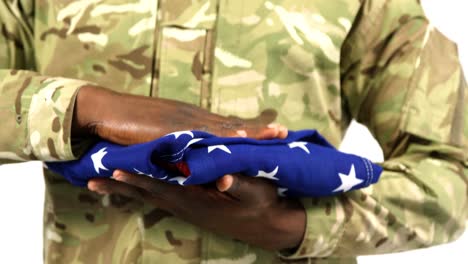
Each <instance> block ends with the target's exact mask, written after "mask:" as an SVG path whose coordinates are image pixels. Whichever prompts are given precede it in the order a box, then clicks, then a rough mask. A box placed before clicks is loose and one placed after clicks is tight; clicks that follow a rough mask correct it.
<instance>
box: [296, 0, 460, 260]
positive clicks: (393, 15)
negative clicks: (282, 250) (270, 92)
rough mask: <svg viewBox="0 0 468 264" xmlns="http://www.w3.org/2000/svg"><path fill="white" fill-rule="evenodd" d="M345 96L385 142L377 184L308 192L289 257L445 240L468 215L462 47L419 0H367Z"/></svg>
mask: <svg viewBox="0 0 468 264" xmlns="http://www.w3.org/2000/svg"><path fill="white" fill-rule="evenodd" d="M341 68H342V69H341V70H342V96H343V100H344V101H345V107H347V111H348V113H349V114H350V116H351V117H353V118H356V119H357V120H358V121H359V122H361V123H363V124H365V125H366V126H367V127H368V128H369V129H370V131H371V132H372V133H373V135H374V136H375V137H376V139H377V140H378V142H379V143H380V145H381V147H382V149H383V151H384V156H385V162H383V164H382V166H383V167H384V169H385V170H384V173H383V174H382V176H381V179H380V181H379V183H378V184H376V185H373V186H371V187H369V188H366V189H363V190H358V191H354V192H350V193H347V194H345V195H341V196H338V197H329V198H324V199H304V200H303V204H304V206H305V207H306V209H307V219H308V221H307V228H306V235H305V238H304V240H303V242H302V244H301V245H300V246H299V248H298V250H297V251H296V252H294V253H293V254H292V255H289V256H288V257H289V258H302V257H328V256H331V257H348V256H359V255H368V254H382V253H389V252H399V251H405V250H411V249H417V248H423V247H428V246H431V245H437V244H441V243H447V242H449V241H452V240H454V239H456V238H457V237H459V236H460V235H461V234H463V231H464V228H465V223H466V220H467V216H468V176H467V173H468V159H467V153H468V151H467V150H468V149H467V143H468V142H467V140H468V122H467V120H468V91H467V89H468V88H467V84H466V82H465V80H464V77H463V73H462V69H461V66H460V63H459V60H458V55H457V48H456V45H455V44H454V43H452V42H451V41H449V40H448V39H447V38H445V37H444V36H443V35H442V34H441V33H440V32H439V31H437V29H435V28H434V27H433V26H432V25H431V24H430V23H429V22H428V20H427V19H426V17H425V16H424V14H423V11H422V9H421V7H420V5H419V1H416V0H394V1H363V6H362V8H361V10H360V13H359V16H358V18H357V19H356V21H355V23H354V25H353V29H352V31H351V33H350V35H349V36H348V38H347V40H346V43H345V45H344V46H343V48H342V61H341Z"/></svg>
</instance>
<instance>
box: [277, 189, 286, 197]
mask: <svg viewBox="0 0 468 264" xmlns="http://www.w3.org/2000/svg"><path fill="white" fill-rule="evenodd" d="M287 191H288V188H278V195H279V196H281V197H285V196H286V192H287Z"/></svg>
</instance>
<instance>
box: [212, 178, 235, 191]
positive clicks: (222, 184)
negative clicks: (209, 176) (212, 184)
mask: <svg viewBox="0 0 468 264" xmlns="http://www.w3.org/2000/svg"><path fill="white" fill-rule="evenodd" d="M233 181H234V179H233V177H232V175H225V176H223V177H221V178H219V179H218V180H217V181H216V188H217V189H218V191H220V192H225V191H227V190H228V189H229V188H231V186H232V183H233Z"/></svg>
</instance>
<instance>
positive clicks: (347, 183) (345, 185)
mask: <svg viewBox="0 0 468 264" xmlns="http://www.w3.org/2000/svg"><path fill="white" fill-rule="evenodd" d="M338 175H339V176H340V179H341V185H340V187H338V188H336V189H335V190H333V192H339V191H343V192H347V191H349V190H351V189H352V188H353V187H355V186H357V185H359V184H361V183H362V182H363V180H361V179H358V178H356V171H355V170H354V164H351V170H350V171H349V173H348V174H347V175H346V174H342V173H338Z"/></svg>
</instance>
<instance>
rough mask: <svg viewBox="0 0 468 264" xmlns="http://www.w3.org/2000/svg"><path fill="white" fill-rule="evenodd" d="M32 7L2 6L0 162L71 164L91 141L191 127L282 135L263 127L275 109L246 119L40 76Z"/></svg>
mask: <svg viewBox="0 0 468 264" xmlns="http://www.w3.org/2000/svg"><path fill="white" fill-rule="evenodd" d="M32 3H33V2H31V1H27V0H24V1H23V0H20V1H13V0H7V1H1V2H0V27H1V32H0V121H1V125H2V126H1V127H2V130H1V131H0V163H5V162H13V161H25V160H43V161H53V160H71V159H75V158H76V157H77V156H78V155H79V154H80V153H81V152H82V151H83V150H85V149H86V147H87V146H88V145H89V143H91V142H92V140H91V139H92V138H93V137H95V136H99V137H101V138H103V139H107V140H109V141H112V142H115V143H119V144H135V143H141V142H146V141H149V140H152V139H155V138H158V137H160V136H163V135H164V134H166V133H170V132H173V131H177V130H192V129H198V130H202V129H203V130H207V131H209V132H211V133H214V134H217V135H220V136H233V135H245V134H247V135H248V136H250V137H255V138H272V137H285V136H286V134H287V130H286V129H285V128H284V127H281V126H273V127H267V125H268V124H269V123H271V122H272V121H273V120H274V119H275V117H276V112H274V111H265V112H263V113H262V114H261V115H260V116H259V117H258V118H253V119H249V120H244V119H240V118H236V117H224V116H220V115H216V114H213V113H209V112H208V111H206V110H203V109H201V108H199V107H196V106H193V105H189V104H185V103H182V102H177V101H172V100H164V99H158V98H149V97H143V96H132V95H128V94H120V93H116V92H113V91H111V90H109V89H105V88H102V87H98V86H96V85H93V84H90V83H88V82H86V81H82V80H74V79H67V78H60V77H48V76H43V75H41V74H38V73H37V72H35V69H36V66H35V54H34V32H33V28H34V27H33V21H34V17H33V16H34V15H33V14H34V10H33V4H32ZM63 63H67V61H66V58H64V62H63ZM238 131H240V132H241V134H238V133H237V132H238Z"/></svg>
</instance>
